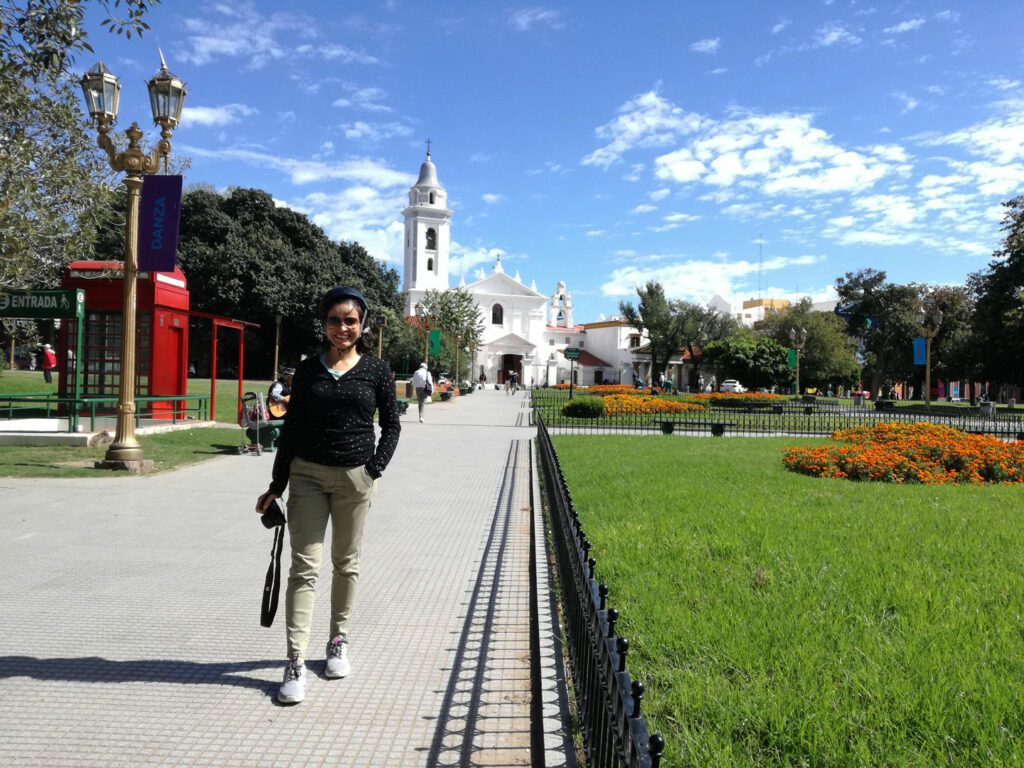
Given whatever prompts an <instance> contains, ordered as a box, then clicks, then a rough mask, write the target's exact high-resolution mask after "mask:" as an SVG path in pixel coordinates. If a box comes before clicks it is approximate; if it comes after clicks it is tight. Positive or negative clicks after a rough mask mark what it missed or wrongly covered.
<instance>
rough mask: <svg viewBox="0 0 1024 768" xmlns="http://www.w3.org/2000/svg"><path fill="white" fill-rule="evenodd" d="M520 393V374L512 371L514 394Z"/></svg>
mask: <svg viewBox="0 0 1024 768" xmlns="http://www.w3.org/2000/svg"><path fill="white" fill-rule="evenodd" d="M518 391H519V373H518V372H516V371H512V393H513V394H515V393H516V392H518Z"/></svg>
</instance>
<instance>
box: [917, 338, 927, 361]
mask: <svg viewBox="0 0 1024 768" xmlns="http://www.w3.org/2000/svg"><path fill="white" fill-rule="evenodd" d="M927 349H928V344H927V342H925V339H924V336H917V337H916V338H915V339H914V365H924V364H925V362H926V359H925V358H926V357H927V355H928V352H927Z"/></svg>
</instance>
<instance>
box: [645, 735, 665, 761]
mask: <svg viewBox="0 0 1024 768" xmlns="http://www.w3.org/2000/svg"><path fill="white" fill-rule="evenodd" d="M664 753H665V740H664V739H663V738H661V734H660V733H656V734H654V735H653V736H651V738H650V740H649V741H648V742H647V754H648V755H650V756H651V768H658V766H660V765H661V756H662V755H663V754H664Z"/></svg>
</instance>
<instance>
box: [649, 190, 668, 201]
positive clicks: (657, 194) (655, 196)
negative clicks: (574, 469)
mask: <svg viewBox="0 0 1024 768" xmlns="http://www.w3.org/2000/svg"><path fill="white" fill-rule="evenodd" d="M671 194H672V190H671V189H669V188H668V187H662V188H661V189H656V190H654V191H653V192H651V194H649V195H648V197H649V198H651V200H654V201H655V202H658V201H659V200H664V199H665V198H666V197H668V196H669V195H671Z"/></svg>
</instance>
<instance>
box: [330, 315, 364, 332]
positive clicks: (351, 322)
mask: <svg viewBox="0 0 1024 768" xmlns="http://www.w3.org/2000/svg"><path fill="white" fill-rule="evenodd" d="M342 323H344V324H345V327H346V328H356V327H358V326H359V318H356V317H345V318H341V317H334V316H333V315H332V316H331V317H327V318H324V326H325V327H327V328H330V329H331V330H337V329H338V328H341V326H342Z"/></svg>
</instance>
